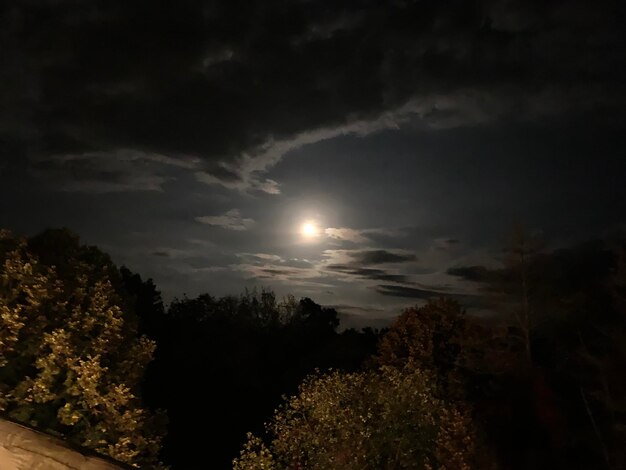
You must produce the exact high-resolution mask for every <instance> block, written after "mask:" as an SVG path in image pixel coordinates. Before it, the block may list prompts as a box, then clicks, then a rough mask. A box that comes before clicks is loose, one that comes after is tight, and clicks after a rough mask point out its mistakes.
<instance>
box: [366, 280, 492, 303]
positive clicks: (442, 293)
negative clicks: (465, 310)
mask: <svg viewBox="0 0 626 470" xmlns="http://www.w3.org/2000/svg"><path fill="white" fill-rule="evenodd" d="M375 290H376V292H377V293H379V294H380V295H384V296H388V297H400V298H406V299H419V300H428V299H433V298H439V297H446V298H449V299H454V300H456V301H458V302H459V303H460V304H461V305H463V306H464V307H472V308H483V307H485V306H486V305H488V303H487V302H486V300H485V299H484V298H483V297H482V296H480V295H476V294H467V293H456V292H450V291H449V289H447V288H445V287H438V288H435V289H432V288H429V287H407V286H398V285H393V284H381V285H377V286H376V287H375Z"/></svg>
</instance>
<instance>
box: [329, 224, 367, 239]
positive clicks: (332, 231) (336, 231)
mask: <svg viewBox="0 0 626 470" xmlns="http://www.w3.org/2000/svg"><path fill="white" fill-rule="evenodd" d="M324 233H325V234H326V235H327V236H328V237H330V238H334V239H335V240H340V241H348V242H353V243H363V242H366V241H367V239H366V238H365V237H364V236H363V235H362V234H361V232H360V231H359V230H355V229H351V228H345V227H343V228H334V227H329V228H327V229H325V230H324Z"/></svg>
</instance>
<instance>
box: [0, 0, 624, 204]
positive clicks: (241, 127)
mask: <svg viewBox="0 0 626 470" xmlns="http://www.w3.org/2000/svg"><path fill="white" fill-rule="evenodd" d="M147 5H148V4H147V3H145V2H116V1H110V2H103V3H99V4H98V5H97V6H96V5H91V4H88V5H87V4H85V5H81V6H79V7H77V6H76V4H75V2H71V1H69V0H59V1H58V2H55V5H54V8H52V7H50V5H49V2H13V3H12V5H11V6H10V13H11V14H10V15H5V16H6V18H7V19H6V20H5V21H4V22H3V35H2V38H1V39H0V46H1V47H2V50H3V69H2V71H1V72H0V78H1V79H2V83H3V87H2V89H0V135H7V136H10V138H11V140H12V141H16V142H21V144H20V145H22V146H23V153H25V154H27V155H28V156H29V157H30V158H31V159H35V160H36V161H40V160H41V159H43V160H44V161H49V162H52V163H49V167H48V168H47V170H48V171H50V172H52V173H56V174H59V172H64V174H65V175H66V176H65V177H63V178H59V179H58V180H59V181H58V182H59V184H60V185H61V186H62V188H64V189H66V190H73V191H93V192H109V191H121V190H132V188H138V189H141V190H153V191H154V190H160V189H162V187H163V185H164V183H165V182H166V181H167V176H165V175H163V174H161V173H160V172H155V171H154V169H153V168H150V167H149V166H148V167H146V168H142V167H141V166H140V165H135V164H128V162H127V161H126V163H124V164H122V165H121V166H115V168H114V169H113V170H111V171H110V172H104V171H98V170H102V168H101V167H100V166H99V165H97V164H96V165H95V166H90V165H86V167H84V168H81V165H82V163H75V165H74V166H75V168H76V169H77V170H76V172H72V171H69V172H67V171H65V170H66V169H67V165H66V164H60V163H59V161H58V160H55V159H54V158H52V157H54V156H55V155H84V154H86V153H93V152H106V153H108V154H113V155H114V154H115V153H116V152H119V151H120V149H130V150H131V151H133V152H141V153H144V154H158V155H166V156H168V158H171V159H174V160H181V161H186V159H187V158H188V157H189V156H191V157H193V158H196V159H198V162H197V163H194V165H193V167H189V166H183V167H181V168H183V169H185V170H186V171H190V172H193V173H194V174H195V175H196V178H197V179H198V180H199V181H203V182H207V183H210V184H221V185H223V186H225V187H228V188H231V189H233V190H238V191H250V192H264V193H269V194H277V193H278V191H279V187H278V183H277V182H276V181H272V180H270V179H268V178H267V177H266V172H267V171H268V170H269V169H270V168H272V167H273V166H274V165H276V164H277V163H278V162H279V161H281V159H283V158H284V157H285V155H288V154H289V153H290V152H291V151H293V150H295V149H298V148H300V147H302V146H306V145H309V144H312V143H315V142H320V141H322V140H326V139H331V138H335V137H338V136H343V135H355V136H362V135H368V134H371V133H374V132H380V131H384V130H388V129H397V128H399V127H403V126H417V127H419V128H423V129H442V128H450V127H455V126H475V125H485V124H488V123H492V122H494V121H495V120H497V119H517V120H536V119H543V118H546V117H548V118H551V119H552V118H555V119H567V117H568V116H570V115H572V114H574V113H578V112H595V111H600V112H602V113H604V114H606V115H610V114H611V112H615V111H619V110H621V109H623V107H624V105H625V103H626V93H625V86H624V83H626V71H625V69H624V68H623V67H619V66H615V64H622V63H624V62H625V61H626V39H625V38H624V35H623V34H621V29H620V28H621V23H620V22H619V21H615V18H616V17H619V15H617V14H616V10H615V8H617V7H613V6H611V5H609V4H606V5H605V4H603V5H596V4H591V3H585V2H569V1H565V0H561V1H555V2H543V3H541V4H539V3H537V2H533V3H532V4H530V3H529V2H523V1H521V0H513V1H509V2H504V3H503V2H487V1H481V2H478V3H476V2H474V3H471V4H470V3H467V2H455V3H454V4H453V5H448V4H443V3H440V4H431V3H430V2H404V1H402V2H400V1H399V2H384V3H381V4H378V3H371V4H367V5H365V6H361V7H359V8H352V7H349V6H345V5H340V4H337V5H335V4H333V6H332V7H330V8H328V7H327V6H325V5H322V4H321V3H319V2H289V3H288V4H284V3H278V2H275V1H273V0H270V1H269V2H266V1H264V2H263V3H261V2H258V1H252V2H250V3H248V4H246V7H245V8H240V7H239V6H237V5H234V4H233V5H230V4H228V3H227V2H218V3H216V4H211V5H210V6H209V5H208V4H206V3H203V2H185V3H184V4H181V5H177V7H176V9H174V10H173V9H172V8H170V7H169V4H168V3H167V2H162V1H160V0H156V1H153V2H150V3H149V7H148V6H147ZM261 5H262V7H261ZM618 13H619V11H618ZM24 18H29V19H30V20H29V21H24ZM137 18H142V21H137ZM250 24H254V25H255V27H254V28H250V27H249V25H250ZM59 30H63V31H64V34H63V35H59V34H58V31H59ZM234 31H236V32H237V34H235V33H233V32H234ZM102 37H106V38H107V41H102ZM129 38H131V39H132V40H129ZM76 64H80V67H77V65H76ZM153 163H154V162H153ZM161 164H165V165H167V166H168V167H170V168H171V166H172V165H171V163H163V162H162V163H161ZM43 167H44V168H39V170H40V171H43V170H46V168H45V164H44V165H43ZM70 180H76V181H75V182H73V181H70ZM90 187H91V189H90Z"/></svg>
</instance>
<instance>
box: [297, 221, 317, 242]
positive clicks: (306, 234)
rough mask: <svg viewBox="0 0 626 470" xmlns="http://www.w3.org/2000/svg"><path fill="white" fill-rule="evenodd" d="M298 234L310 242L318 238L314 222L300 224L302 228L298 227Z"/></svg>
mask: <svg viewBox="0 0 626 470" xmlns="http://www.w3.org/2000/svg"><path fill="white" fill-rule="evenodd" d="M300 234H301V235H302V237H303V238H305V239H306V240H312V239H314V238H317V237H318V236H319V234H320V229H319V228H318V226H317V225H316V224H315V222H313V221H310V220H309V221H306V222H304V223H303V224H302V227H300Z"/></svg>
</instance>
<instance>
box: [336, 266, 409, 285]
mask: <svg viewBox="0 0 626 470" xmlns="http://www.w3.org/2000/svg"><path fill="white" fill-rule="evenodd" d="M326 269H328V270H330V271H334V272H338V273H342V274H347V275H350V276H355V277H358V278H361V279H371V280H375V281H387V282H398V283H402V284H407V283H410V280H409V278H408V277H407V276H405V275H404V274H393V273H390V272H388V271H386V270H383V269H376V268H359V267H356V266H352V265H345V264H331V265H328V266H326Z"/></svg>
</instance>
